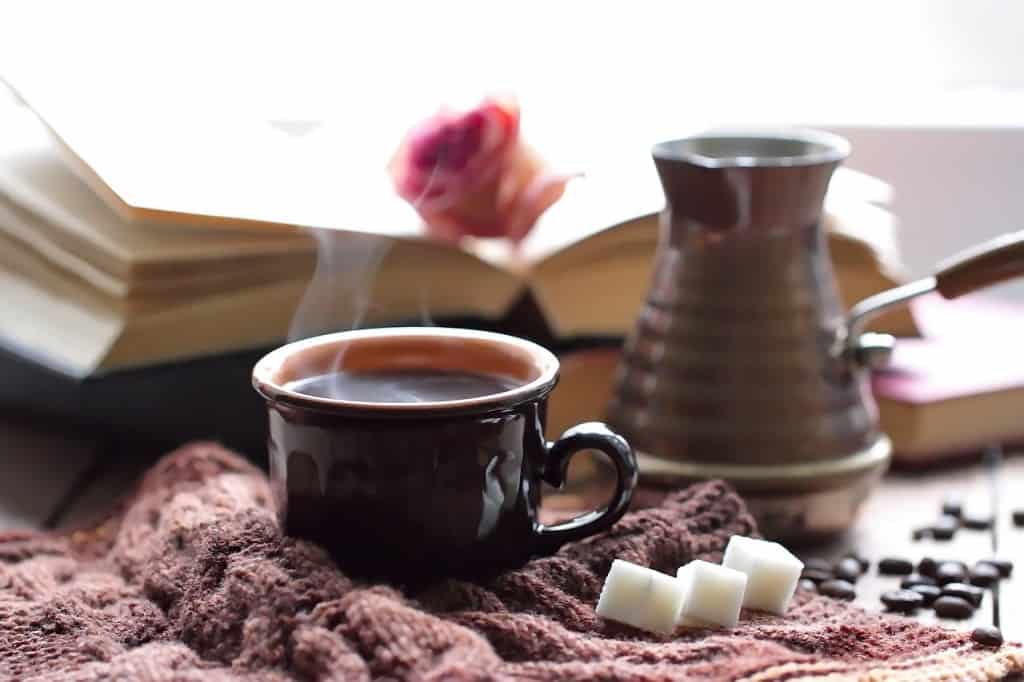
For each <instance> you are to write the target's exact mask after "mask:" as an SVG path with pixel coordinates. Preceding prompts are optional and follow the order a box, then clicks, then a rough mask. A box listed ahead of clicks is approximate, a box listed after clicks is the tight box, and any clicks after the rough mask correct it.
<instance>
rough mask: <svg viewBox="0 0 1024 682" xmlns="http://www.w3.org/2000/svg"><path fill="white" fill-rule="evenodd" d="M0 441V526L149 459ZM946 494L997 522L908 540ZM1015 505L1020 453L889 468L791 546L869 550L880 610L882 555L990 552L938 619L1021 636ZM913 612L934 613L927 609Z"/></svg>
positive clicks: (968, 556) (93, 444)
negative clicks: (971, 597) (964, 617)
mask: <svg viewBox="0 0 1024 682" xmlns="http://www.w3.org/2000/svg"><path fill="white" fill-rule="evenodd" d="M0 443H2V446H0V447H2V454H0V530H5V529H12V528H68V527H74V526H76V525H81V524H83V523H86V522H88V520H89V519H90V518H92V517H95V516H96V515H98V514H100V513H101V512H102V511H103V510H104V509H106V508H108V507H109V505H111V504H112V503H113V501H114V500H116V499H117V498H118V497H120V496H121V495H123V494H125V493H126V492H128V491H129V490H130V489H131V486H132V483H133V481H134V480H136V478H137V477H138V476H139V474H140V473H141V472H142V471H144V470H145V468H146V467H147V466H149V464H151V463H152V461H153V458H144V457H143V458H140V457H139V456H138V455H137V454H132V456H131V457H127V456H126V454H127V453H123V452H119V451H118V449H117V447H116V445H115V444H111V443H103V442H97V441H90V440H88V439H82V438H73V437H69V436H56V435H52V434H48V433H41V432H40V431H38V430H32V429H29V428H26V427H24V426H16V425H13V424H3V423H0ZM951 494H954V495H959V496H962V498H963V499H964V501H965V505H966V508H967V509H968V510H970V511H973V512H977V513H992V514H994V515H995V516H996V518H997V519H998V524H997V525H996V527H995V528H994V529H993V530H992V531H971V530H966V529H961V530H960V531H959V532H958V533H957V535H956V537H955V538H954V540H952V541H950V542H938V541H935V540H922V541H917V542H915V541H913V540H912V539H911V532H912V529H913V528H915V527H918V526H924V525H927V524H928V523H929V522H931V521H933V520H934V519H935V518H936V517H937V516H938V514H939V509H940V507H941V503H942V500H943V499H944V498H945V497H946V496H947V495H951ZM1014 508H1024V457H1013V456H1012V455H1007V456H1000V457H991V458H989V460H987V461H982V460H976V461H972V462H968V463H965V464H959V465H956V466H951V467H947V468H942V469H936V470H933V471H928V472H924V473H917V474H909V473H902V472H891V473H890V474H889V475H888V476H887V477H886V479H885V481H884V483H883V485H882V486H881V487H880V488H879V489H878V490H877V491H875V493H874V494H873V495H872V496H871V497H870V499H869V500H868V502H867V503H866V504H865V506H864V508H863V511H862V513H861V515H860V517H859V519H858V521H857V523H856V524H855V526H854V528H853V529H851V531H850V532H849V533H847V534H846V535H844V536H842V537H839V538H836V539H835V540H834V541H832V542H830V543H828V544H824V545H817V546H811V547H799V548H794V549H795V551H796V552H797V554H799V555H800V556H801V557H802V558H804V559H807V558H810V557H822V558H825V559H830V560H834V559H836V558H839V557H841V556H843V555H844V554H846V553H847V552H849V551H851V550H855V551H856V552H858V553H859V554H861V555H863V556H865V557H867V558H869V559H870V560H871V562H872V568H871V570H870V571H869V572H868V574H867V575H865V576H864V577H862V579H861V580H860V581H859V582H858V602H859V603H860V604H862V605H863V606H864V607H865V608H868V609H874V610H880V609H881V605H880V603H879V600H878V596H879V594H880V593H881V592H882V591H884V590H887V589H893V588H895V587H897V585H898V582H899V581H898V579H897V578H892V577H886V576H879V575H878V574H877V570H876V565H877V561H878V559H879V558H882V557H885V556H898V557H905V558H908V559H911V560H913V561H917V560H919V559H921V558H922V557H924V556H931V557H933V558H936V559H946V558H949V559H961V560H964V561H966V562H967V563H969V564H970V563H973V562H974V561H976V560H978V559H984V558H989V557H992V556H999V557H1002V558H1007V559H1010V560H1012V561H1014V562H1015V563H1019V564H1020V565H1018V566H1017V569H1016V571H1015V575H1014V576H1013V577H1011V578H1010V579H1008V580H1005V581H1003V582H1002V584H1001V585H1000V586H999V588H998V589H997V590H995V591H993V592H991V593H989V594H986V596H985V599H984V601H983V603H982V607H981V608H980V609H979V610H978V611H977V612H976V614H975V617H974V618H973V619H972V620H970V621H966V622H964V621H961V622H957V621H942V622H943V624H945V625H948V626H949V627H958V628H970V627H973V626H974V625H977V624H982V623H990V624H997V625H999V626H1000V627H1001V628H1002V630H1003V633H1004V634H1005V635H1006V636H1007V638H1012V639H1018V640H1019V639H1022V638H1024V608H1021V605H1022V604H1024V577H1021V576H1018V575H1016V573H1017V572H1019V573H1021V574H1022V575H1024V529H1022V528H1015V527H1014V526H1013V524H1012V522H1011V520H1010V514H1011V510H1012V509H1014ZM918 617H920V618H922V619H925V620H934V615H932V614H931V613H930V612H929V611H926V610H923V611H921V612H920V613H919V615H918Z"/></svg>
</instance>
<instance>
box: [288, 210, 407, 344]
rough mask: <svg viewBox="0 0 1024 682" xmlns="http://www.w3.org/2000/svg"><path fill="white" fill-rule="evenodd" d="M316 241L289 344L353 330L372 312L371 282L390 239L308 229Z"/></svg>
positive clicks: (386, 251)
mask: <svg viewBox="0 0 1024 682" xmlns="http://www.w3.org/2000/svg"><path fill="white" fill-rule="evenodd" d="M312 233H313V236H314V237H315V238H316V241H317V263H316V270H315V271H314V273H313V278H312V280H310V282H309V286H308V287H307V288H306V293H305V295H304V296H303V297H302V301H301V302H300V303H299V306H298V309H297V310H296V311H295V316H294V317H293V318H292V323H291V326H290V327H289V329H288V341H289V342H291V341H296V340H298V339H304V338H308V337H310V336H316V335H317V334H325V333H328V332H333V331H345V330H348V329H358V328H359V327H360V326H361V325H362V324H363V321H364V320H365V319H366V315H367V314H368V313H369V312H371V309H370V306H371V304H372V294H373V283H374V280H375V278H376V275H377V270H378V269H379V268H380V264H381V262H382V261H383V260H384V258H385V257H386V256H387V255H388V251H389V250H390V249H391V240H390V239H388V238H386V237H378V236H375V235H369V234H359V233H354V232H341V231H338V230H323V229H314V230H312Z"/></svg>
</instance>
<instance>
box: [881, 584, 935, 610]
mask: <svg viewBox="0 0 1024 682" xmlns="http://www.w3.org/2000/svg"><path fill="white" fill-rule="evenodd" d="M881 599H882V603H883V604H885V608H887V609H889V610H890V611H899V612H900V613H910V612H911V611H914V610H915V609H917V608H918V607H919V606H922V605H923V604H924V597H923V596H921V595H920V594H919V593H917V592H915V591H913V590H889V591H888V592H883V593H882V597H881Z"/></svg>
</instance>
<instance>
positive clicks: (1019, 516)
mask: <svg viewBox="0 0 1024 682" xmlns="http://www.w3.org/2000/svg"><path fill="white" fill-rule="evenodd" d="M1013 525H1015V526H1017V527H1018V528H1020V527H1021V526H1024V509H1014V510H1013Z"/></svg>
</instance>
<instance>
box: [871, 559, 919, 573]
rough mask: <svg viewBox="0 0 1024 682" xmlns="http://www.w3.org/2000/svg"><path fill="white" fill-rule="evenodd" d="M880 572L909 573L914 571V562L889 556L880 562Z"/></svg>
mask: <svg viewBox="0 0 1024 682" xmlns="http://www.w3.org/2000/svg"><path fill="white" fill-rule="evenodd" d="M878 572H879V573H881V574H882V575H908V574H910V573H913V572H914V564H913V563H911V562H910V561H909V560H907V559H900V558H898V557H891V556H889V557H885V558H884V559H882V560H880V561H879V562H878Z"/></svg>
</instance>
